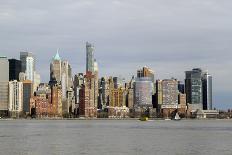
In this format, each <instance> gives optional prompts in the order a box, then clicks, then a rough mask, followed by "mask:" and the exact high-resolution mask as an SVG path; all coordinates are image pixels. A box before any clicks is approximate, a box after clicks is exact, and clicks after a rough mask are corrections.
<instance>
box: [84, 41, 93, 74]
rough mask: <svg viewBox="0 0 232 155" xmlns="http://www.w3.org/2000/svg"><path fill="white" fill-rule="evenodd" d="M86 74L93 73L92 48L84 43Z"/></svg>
mask: <svg viewBox="0 0 232 155" xmlns="http://www.w3.org/2000/svg"><path fill="white" fill-rule="evenodd" d="M86 72H92V73H93V72H94V46H93V45H92V44H90V43H88V42H87V43H86Z"/></svg>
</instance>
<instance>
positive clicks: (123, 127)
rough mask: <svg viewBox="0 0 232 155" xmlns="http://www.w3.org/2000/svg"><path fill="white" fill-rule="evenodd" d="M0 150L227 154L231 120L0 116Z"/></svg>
mask: <svg viewBox="0 0 232 155" xmlns="http://www.w3.org/2000/svg"><path fill="white" fill-rule="evenodd" d="M0 154H1V155H2V154H3V155H15V154H16V155H18V154H20V155H27V154H28V155H48V154H52V155H63V154H75V155H77V154H80V155H81V154H83V155H87V154H91V155H92V154H95V155H108V154H113V155H140V154H142V155H154V154H158V155H160V154H161V155H162V154H164V155H167V154H171V155H173V154H176V155H184V154H204V155H205V154H209V155H212V154H228V155H229V154H230V155H232V121H227V120H204V121H203V120H186V121H179V122H175V121H149V122H140V121H135V120H127V121H116V120H115V121H114V120H91V121H87V120H72V121H67V120H65V121H38V120H13V121H0Z"/></svg>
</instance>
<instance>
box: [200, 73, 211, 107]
mask: <svg viewBox="0 0 232 155" xmlns="http://www.w3.org/2000/svg"><path fill="white" fill-rule="evenodd" d="M202 87H203V110H213V105H212V89H213V88H212V76H211V75H210V74H209V73H208V72H205V73H204V74H203V77H202Z"/></svg>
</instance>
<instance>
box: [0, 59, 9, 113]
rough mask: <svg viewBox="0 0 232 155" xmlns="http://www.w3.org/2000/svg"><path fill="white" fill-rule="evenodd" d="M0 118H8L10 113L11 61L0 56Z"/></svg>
mask: <svg viewBox="0 0 232 155" xmlns="http://www.w3.org/2000/svg"><path fill="white" fill-rule="evenodd" d="M0 73H1V74H0V116H1V117H2V116H6V115H7V111H8V96H9V89H8V81H9V61H8V59H7V57H5V56H0Z"/></svg>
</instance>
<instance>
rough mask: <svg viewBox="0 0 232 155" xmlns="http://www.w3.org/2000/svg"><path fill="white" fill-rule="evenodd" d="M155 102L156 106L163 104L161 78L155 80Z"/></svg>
mask: <svg viewBox="0 0 232 155" xmlns="http://www.w3.org/2000/svg"><path fill="white" fill-rule="evenodd" d="M156 104H157V107H161V105H162V104H163V87H162V80H157V81H156Z"/></svg>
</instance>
